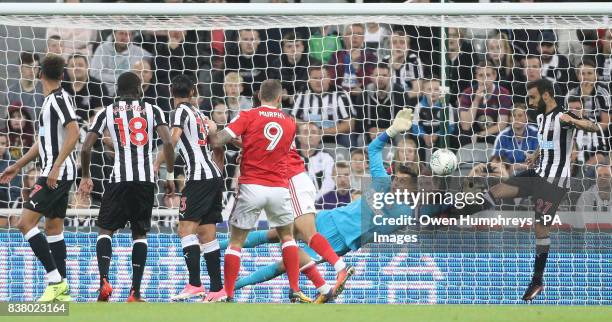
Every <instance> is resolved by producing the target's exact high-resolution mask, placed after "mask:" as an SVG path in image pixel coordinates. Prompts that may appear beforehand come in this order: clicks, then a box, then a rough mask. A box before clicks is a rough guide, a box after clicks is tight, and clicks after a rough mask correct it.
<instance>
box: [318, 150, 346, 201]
mask: <svg viewBox="0 0 612 322" xmlns="http://www.w3.org/2000/svg"><path fill="white" fill-rule="evenodd" d="M350 175H351V170H350V166H349V164H348V163H347V162H344V161H340V162H337V163H336V166H335V167H334V171H333V173H332V176H333V178H334V182H335V184H336V185H335V187H334V189H333V190H331V191H329V192H327V193H326V194H324V195H323V196H321V198H320V199H319V200H317V203H316V205H315V206H316V208H317V209H334V208H337V207H342V206H346V205H347V204H349V203H350V202H351V176H350Z"/></svg>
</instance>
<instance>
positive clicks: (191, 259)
mask: <svg viewBox="0 0 612 322" xmlns="http://www.w3.org/2000/svg"><path fill="white" fill-rule="evenodd" d="M181 246H182V247H183V257H184V258H185V264H187V271H188V272H189V284H190V285H193V286H201V285H202V281H200V241H199V240H198V236H196V235H195V234H191V235H187V236H185V237H183V238H181Z"/></svg>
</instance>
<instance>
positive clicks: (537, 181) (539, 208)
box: [506, 169, 568, 220]
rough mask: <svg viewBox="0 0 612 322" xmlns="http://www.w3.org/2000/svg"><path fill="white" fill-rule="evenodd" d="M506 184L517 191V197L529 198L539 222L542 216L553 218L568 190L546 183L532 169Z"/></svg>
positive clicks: (512, 178)
mask: <svg viewBox="0 0 612 322" xmlns="http://www.w3.org/2000/svg"><path fill="white" fill-rule="evenodd" d="M506 184H509V185H511V186H515V187H517V188H518V189H519V195H518V197H527V196H531V200H532V202H533V205H534V207H535V218H536V219H537V220H541V219H542V216H544V215H546V216H554V214H555V213H556V212H557V208H559V204H560V203H561V201H563V198H565V195H566V194H567V190H568V189H566V188H562V187H559V186H557V185H554V184H552V183H550V182H548V181H546V179H545V178H542V177H540V176H539V175H538V174H537V173H536V172H535V170H533V169H530V170H526V171H523V172H520V173H518V174H517V175H516V176H514V177H511V178H510V179H508V181H506ZM549 218H550V217H549ZM550 219H552V218H550Z"/></svg>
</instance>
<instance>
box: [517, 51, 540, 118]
mask: <svg viewBox="0 0 612 322" xmlns="http://www.w3.org/2000/svg"><path fill="white" fill-rule="evenodd" d="M521 71H522V73H521V74H519V75H517V77H516V79H515V80H514V82H512V94H513V101H515V102H518V103H522V104H527V83H528V82H531V81H535V80H538V79H541V78H542V62H541V61H540V57H538V56H535V55H528V56H527V57H526V58H525V59H523V65H522V68H521ZM532 121H533V120H532Z"/></svg>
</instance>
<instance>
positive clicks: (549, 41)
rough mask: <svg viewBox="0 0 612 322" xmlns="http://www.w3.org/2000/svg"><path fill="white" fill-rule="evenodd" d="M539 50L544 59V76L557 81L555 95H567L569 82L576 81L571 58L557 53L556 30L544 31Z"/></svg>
mask: <svg viewBox="0 0 612 322" xmlns="http://www.w3.org/2000/svg"><path fill="white" fill-rule="evenodd" d="M538 51H539V53H540V55H541V56H540V59H541V60H542V77H543V78H547V79H548V80H550V81H552V82H554V83H555V91H558V93H555V96H565V95H566V94H567V92H568V90H569V88H568V87H569V82H570V81H574V79H573V75H574V73H573V72H571V71H570V69H571V65H570V63H569V59H568V58H567V57H566V56H564V55H561V54H559V53H557V35H556V34H555V32H554V31H552V30H544V31H542V41H540V42H539V44H538ZM570 77H571V78H570Z"/></svg>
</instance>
